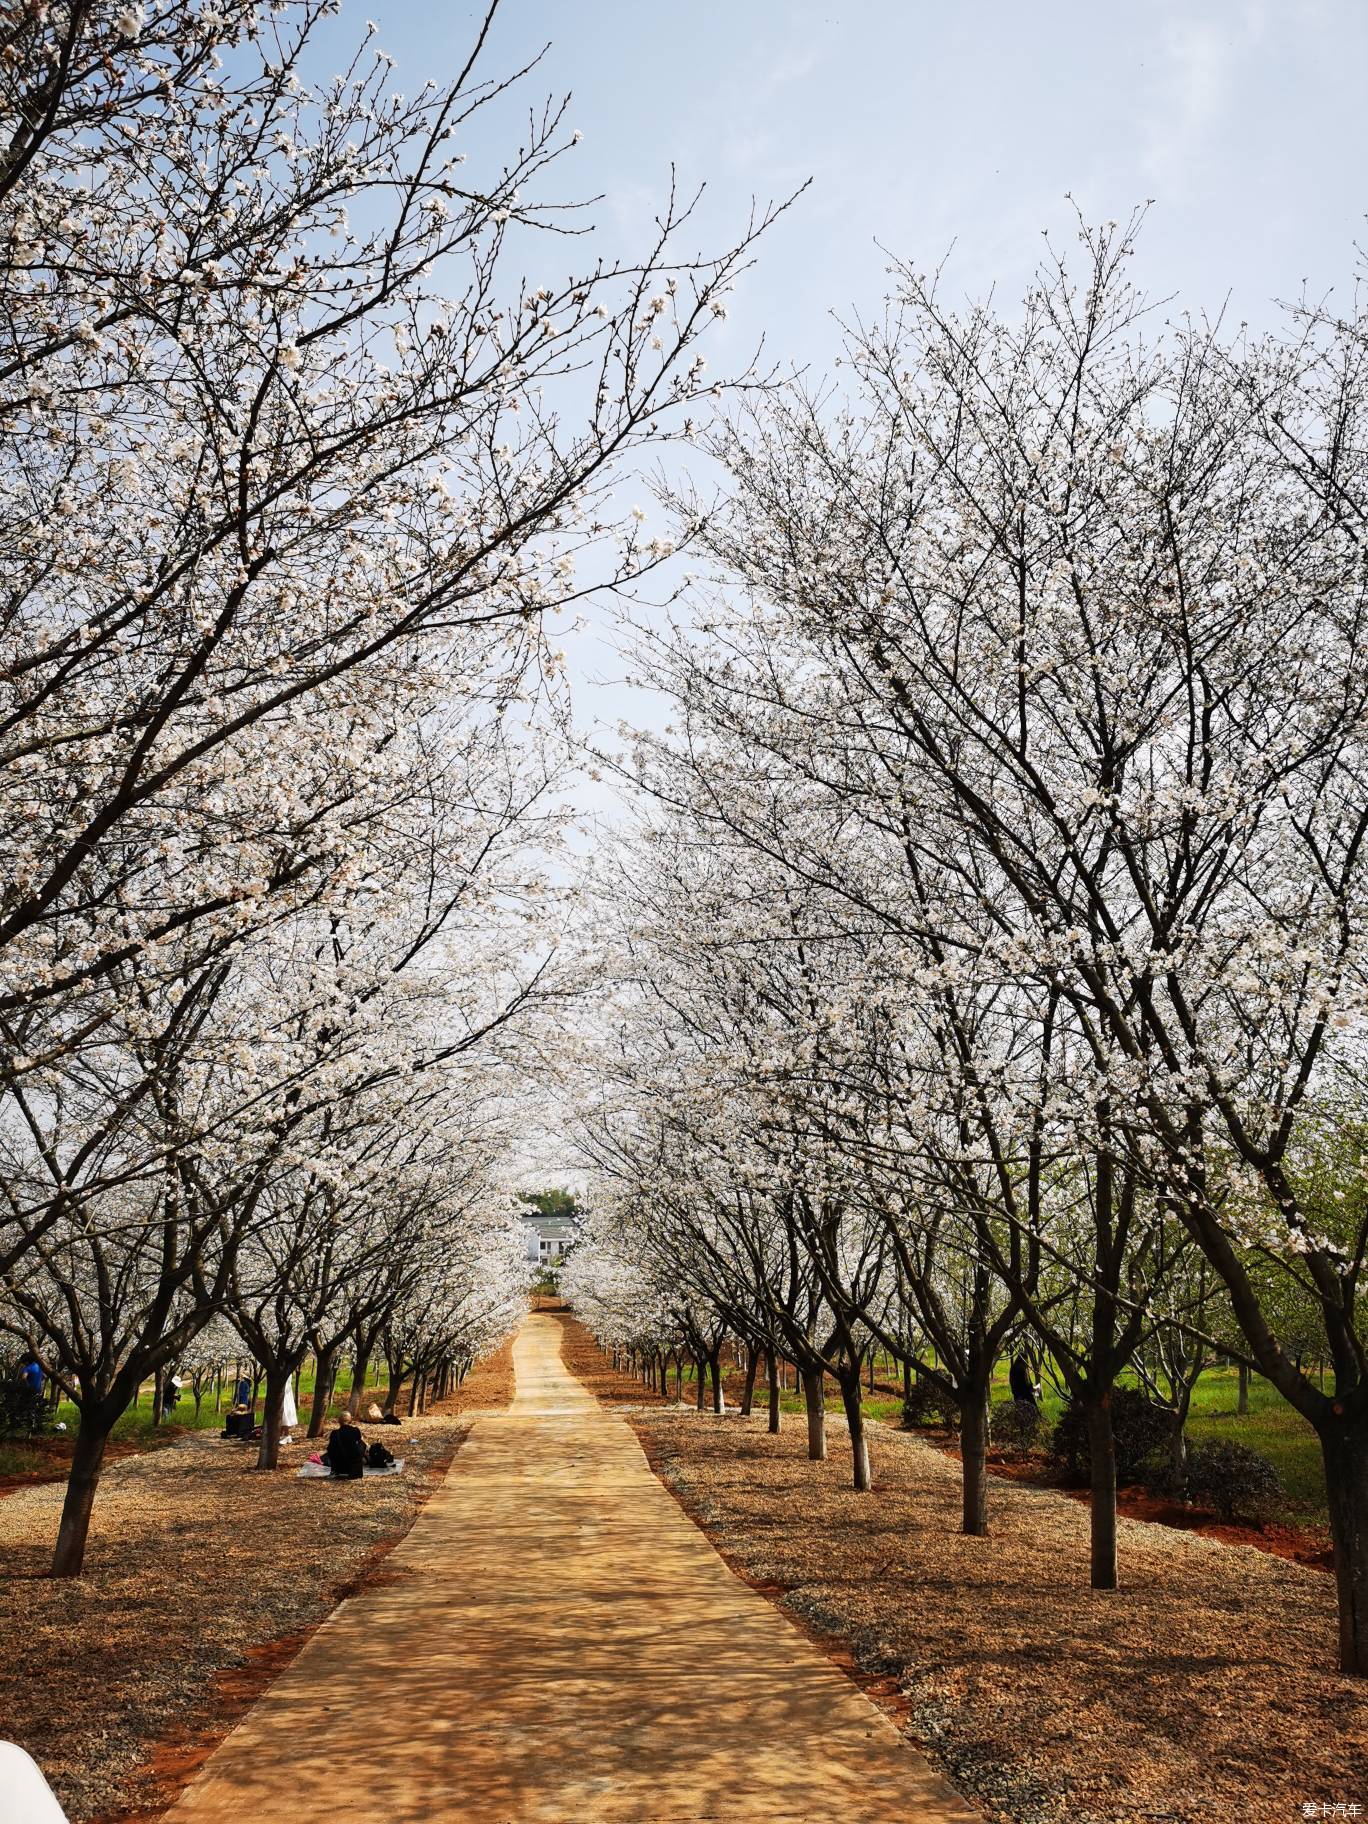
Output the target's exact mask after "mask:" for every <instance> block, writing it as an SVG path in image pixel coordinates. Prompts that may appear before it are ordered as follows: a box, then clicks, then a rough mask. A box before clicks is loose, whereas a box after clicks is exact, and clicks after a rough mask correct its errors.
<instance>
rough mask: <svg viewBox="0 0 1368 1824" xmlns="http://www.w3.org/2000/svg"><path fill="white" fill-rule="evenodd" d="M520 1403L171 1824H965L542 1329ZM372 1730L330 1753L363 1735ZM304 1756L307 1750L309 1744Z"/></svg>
mask: <svg viewBox="0 0 1368 1824" xmlns="http://www.w3.org/2000/svg"><path fill="white" fill-rule="evenodd" d="M514 1362H515V1366H516V1370H517V1396H516V1398H515V1400H514V1403H513V1405H512V1407H511V1408H510V1409H509V1411H508V1412H507V1413H501V1414H496V1415H493V1416H491V1417H488V1418H483V1419H480V1420H479V1421H477V1423H476V1426H475V1430H474V1434H473V1435H472V1437H471V1438H470V1440H469V1442H468V1443H467V1444H466V1446H465V1448H464V1449H463V1451H462V1452H461V1455H460V1457H459V1458H458V1459H457V1463H456V1465H455V1467H454V1469H453V1472H452V1473H451V1475H450V1476H449V1477H448V1478H447V1481H446V1482H445V1483H444V1485H443V1486H442V1488H441V1489H439V1491H438V1492H437V1493H436V1494H435V1495H434V1496H433V1497H432V1499H431V1501H430V1502H429V1503H428V1505H427V1507H426V1508H425V1509H424V1510H423V1513H422V1514H421V1515H420V1516H419V1519H418V1520H417V1522H416V1523H415V1525H414V1527H413V1530H412V1532H411V1533H410V1534H409V1536H408V1538H407V1539H406V1540H405V1541H404V1542H403V1544H402V1545H400V1546H399V1547H397V1548H396V1549H395V1551H394V1552H393V1553H392V1554H391V1556H390V1558H389V1560H388V1570H387V1575H386V1577H385V1578H384V1579H383V1580H382V1581H381V1583H380V1584H379V1585H378V1586H376V1587H372V1588H370V1589H368V1590H366V1591H364V1592H363V1593H362V1594H361V1595H360V1596H358V1597H355V1598H354V1599H353V1600H351V1601H349V1602H346V1603H343V1604H342V1606H341V1607H340V1608H339V1609H338V1610H337V1611H336V1613H335V1614H334V1615H333V1617H332V1618H331V1620H330V1621H329V1622H327V1623H326V1624H325V1626H324V1627H323V1628H321V1629H320V1630H319V1632H318V1633H317V1634H315V1635H314V1637H313V1639H312V1640H311V1641H310V1643H309V1645H308V1646H307V1647H306V1648H305V1649H304V1651H303V1652H302V1653H301V1654H300V1656H299V1658H298V1659H297V1660H296V1661H295V1663H294V1665H293V1666H292V1667H291V1668H290V1669H289V1671H287V1672H286V1673H285V1674H284V1675H283V1676H282V1677H281V1678H280V1679H279V1680H278V1681H277V1683H276V1684H275V1685H274V1686H272V1688H271V1690H270V1691H269V1692H268V1693H267V1695H266V1696H265V1697H264V1698H263V1699H262V1700H261V1702H260V1703H259V1704H258V1705H257V1706H256V1708H255V1710H253V1712H252V1713H251V1715H250V1716H248V1717H247V1719H246V1720H245V1721H244V1722H243V1723H242V1724H241V1725H240V1726H239V1727H238V1728H237V1729H236V1730H235V1731H234V1732H233V1734H232V1735H230V1736H229V1737H228V1739H227V1740H226V1741H225V1742H224V1743H223V1745H222V1747H221V1748H220V1749H219V1750H218V1752H217V1753H216V1754H215V1755H214V1757H213V1758H212V1760H210V1762H209V1763H208V1765H207V1767H206V1768H205V1770H204V1772H203V1774H202V1775H201V1776H200V1778H199V1779H198V1780H197V1781H196V1783H195V1784H194V1785H192V1786H191V1787H190V1788H189V1789H188V1790H187V1791H186V1793H185V1794H184V1795H183V1797H182V1798H181V1800H180V1802H179V1803H178V1804H177V1805H176V1806H175V1807H174V1808H173V1809H172V1811H171V1812H169V1813H168V1814H167V1815H168V1818H170V1819H174V1820H177V1824H230V1821H231V1824H242V1820H244V1819H248V1818H250V1819H252V1820H253V1824H277V1821H280V1824H287V1821H288V1824H323V1821H324V1820H331V1819H333V1818H347V1819H355V1820H374V1821H375V1824H381V1821H382V1820H383V1824H410V1821H411V1824H419V1821H420V1820H421V1821H423V1824H428V1821H429V1820H442V1821H443V1824H457V1821H458V1820H459V1821H461V1824H513V1821H514V1820H516V1821H517V1824H522V1821H523V1820H538V1821H539V1824H540V1821H545V1824H553V1821H554V1824H627V1821H628V1820H630V1821H632V1824H673V1821H675V1820H679V1821H683V1820H689V1824H697V1821H700V1820H705V1819H718V1820H721V1819H726V1820H728V1824H750V1821H752V1820H753V1821H755V1824H759V1821H760V1820H765V1821H766V1824H814V1820H817V1819H825V1818H839V1819H841V1821H842V1824H876V1821H877V1824H971V1821H972V1820H973V1819H975V1818H976V1817H977V1815H978V1814H977V1813H974V1812H971V1811H970V1810H969V1808H968V1807H967V1806H966V1805H965V1804H964V1802H963V1801H962V1800H960V1799H959V1798H958V1797H957V1796H956V1795H955V1794H954V1793H953V1792H952V1791H951V1790H950V1788H949V1787H948V1786H947V1785H946V1784H945V1783H944V1781H943V1780H942V1779H941V1778H940V1776H939V1775H938V1774H936V1773H935V1772H934V1771H933V1770H932V1769H931V1768H930V1767H929V1766H928V1764H927V1763H926V1762H925V1761H924V1760H922V1758H921V1757H920V1756H919V1755H918V1754H916V1753H915V1752H914V1751H913V1750H912V1749H911V1748H910V1747H909V1746H908V1745H907V1744H906V1742H904V1741H903V1739H902V1737H901V1736H900V1735H899V1734H898V1732H897V1730H896V1729H895V1728H894V1727H893V1725H892V1724H891V1723H890V1722H889V1721H888V1720H887V1718H885V1717H884V1716H883V1715H882V1714H881V1713H880V1712H879V1711H877V1710H876V1709H875V1708H874V1706H873V1705H872V1704H870V1703H869V1701H868V1700H867V1699H866V1698H865V1697H864V1696H863V1695H862V1694H861V1693H860V1692H859V1691H858V1690H857V1689H856V1688H855V1686H854V1685H852V1684H851V1683H850V1682H849V1680H847V1679H846V1678H844V1677H843V1676H842V1674H841V1673H840V1672H839V1671H838V1670H837V1669H836V1668H835V1667H834V1666H832V1665H831V1664H830V1663H829V1662H828V1661H827V1660H826V1659H824V1658H823V1657H822V1655H821V1654H820V1653H819V1652H818V1651H817V1650H816V1649H815V1648H814V1647H813V1646H811V1645H810V1644H809V1643H808V1642H807V1641H806V1640H805V1639H804V1638H803V1637H802V1636H801V1635H800V1634H799V1633H798V1632H797V1631H796V1630H795V1629H794V1628H793V1627H791V1626H790V1625H789V1623H788V1622H787V1621H786V1620H785V1619H784V1618H783V1616H781V1615H780V1614H779V1613H778V1612H777V1610H775V1609H774V1608H773V1607H772V1606H771V1605H770V1604H769V1603H768V1602H766V1601H765V1600H764V1598H763V1597H761V1596H759V1595H757V1594H756V1593H755V1592H754V1591H752V1590H751V1589H749V1588H748V1587H747V1586H746V1585H745V1584H743V1583H741V1582H740V1581H739V1580H738V1579H737V1578H736V1577H734V1576H733V1575H732V1573H731V1572H730V1571H729V1570H728V1569H727V1568H726V1566H725V1565H724V1564H723V1562H722V1560H721V1559H720V1558H719V1557H718V1556H717V1555H716V1553H715V1552H714V1551H713V1550H712V1549H711V1547H710V1546H709V1545H708V1544H707V1543H706V1542H705V1540H704V1539H703V1538H702V1536H701V1535H700V1534H699V1532H698V1531H697V1529H696V1528H695V1527H694V1526H693V1525H692V1524H691V1523H690V1522H689V1521H688V1520H687V1519H686V1518H685V1516H684V1515H683V1513H682V1512H681V1511H680V1509H679V1507H678V1506H677V1504H676V1503H675V1501H674V1499H673V1497H672V1496H671V1495H669V1494H668V1493H667V1492H666V1490H665V1489H664V1488H662V1487H661V1485H660V1484H659V1482H657V1480H656V1479H655V1477H654V1476H653V1475H652V1474H651V1471H650V1469H649V1468H648V1466H647V1464H646V1461H645V1458H644V1457H643V1456H642V1453H641V1448H640V1446H639V1445H638V1444H637V1442H636V1439H635V1438H634V1437H633V1435H632V1433H631V1431H630V1429H629V1428H628V1426H627V1424H626V1422H625V1421H624V1420H623V1419H621V1418H619V1417H617V1416H616V1415H615V1414H613V1413H610V1412H607V1411H605V1410H603V1409H602V1408H601V1407H599V1406H598V1405H597V1404H596V1402H595V1401H594V1400H593V1399H592V1398H591V1397H590V1395H589V1394H588V1393H587V1392H586V1391H585V1390H584V1388H583V1387H581V1386H580V1384H579V1382H578V1381H576V1380H575V1379H574V1378H573V1377H572V1376H571V1375H570V1373H569V1371H568V1370H567V1369H566V1368H565V1367H564V1366H563V1364H562V1362H561V1360H560V1326H559V1325H558V1324H557V1322H556V1320H555V1319H554V1318H552V1317H547V1316H542V1315H539V1314H535V1313H534V1314H533V1315H532V1316H530V1317H529V1318H528V1319H527V1321H526V1323H525V1325H524V1326H523V1329H522V1331H521V1333H520V1334H519V1336H518V1339H517V1342H516V1344H515V1346H514ZM357 1716H366V1717H368V1718H373V1719H375V1720H374V1725H373V1726H372V1727H367V1728H365V1729H364V1730H362V1729H349V1730H348V1731H347V1734H346V1738H345V1740H342V1739H330V1732H332V1731H333V1730H334V1726H336V1732H337V1736H338V1737H339V1738H340V1735H341V1730H342V1727H343V1725H344V1723H345V1722H346V1721H347V1720H348V1719H350V1718H353V1717H357ZM305 1743H309V1744H311V1745H310V1746H302V1745H301V1744H305Z"/></svg>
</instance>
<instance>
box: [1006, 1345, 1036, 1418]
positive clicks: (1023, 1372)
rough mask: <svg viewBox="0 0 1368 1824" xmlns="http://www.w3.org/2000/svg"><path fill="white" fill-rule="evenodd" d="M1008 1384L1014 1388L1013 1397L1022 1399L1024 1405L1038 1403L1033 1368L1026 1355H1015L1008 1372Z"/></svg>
mask: <svg viewBox="0 0 1368 1824" xmlns="http://www.w3.org/2000/svg"><path fill="white" fill-rule="evenodd" d="M1007 1381H1008V1385H1009V1386H1010V1387H1011V1389H1012V1398H1013V1399H1014V1400H1020V1401H1021V1402H1022V1404H1023V1405H1026V1406H1034V1405H1035V1403H1036V1385H1035V1382H1034V1381H1033V1380H1032V1379H1031V1368H1030V1364H1029V1363H1028V1362H1027V1360H1026V1357H1025V1356H1024V1355H1014V1356H1013V1357H1012V1366H1011V1368H1010V1369H1009V1370H1008V1374H1007Z"/></svg>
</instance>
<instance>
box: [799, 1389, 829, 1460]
mask: <svg viewBox="0 0 1368 1824" xmlns="http://www.w3.org/2000/svg"><path fill="white" fill-rule="evenodd" d="M802 1378H803V1398H804V1400H805V1401H806V1402H807V1427H808V1460H809V1462H812V1463H825V1462H826V1390H825V1389H824V1387H823V1386H822V1371H821V1369H820V1368H804V1369H803V1370H802Z"/></svg>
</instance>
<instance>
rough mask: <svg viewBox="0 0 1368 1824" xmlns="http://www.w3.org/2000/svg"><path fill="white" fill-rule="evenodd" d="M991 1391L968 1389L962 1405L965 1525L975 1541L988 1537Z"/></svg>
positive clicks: (962, 1467) (961, 1446) (963, 1522)
mask: <svg viewBox="0 0 1368 1824" xmlns="http://www.w3.org/2000/svg"><path fill="white" fill-rule="evenodd" d="M988 1427H989V1418H988V1388H987V1386H986V1385H985V1386H983V1387H967V1388H965V1390H964V1397H963V1399H962V1401H961V1403H960V1459H961V1462H960V1468H961V1476H962V1484H963V1486H962V1494H963V1507H962V1525H963V1530H964V1531H965V1532H966V1533H968V1534H969V1535H970V1537H971V1538H974V1539H985V1538H987V1536H988Z"/></svg>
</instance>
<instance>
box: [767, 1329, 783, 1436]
mask: <svg viewBox="0 0 1368 1824" xmlns="http://www.w3.org/2000/svg"><path fill="white" fill-rule="evenodd" d="M765 1373H766V1375H767V1377H768V1379H769V1428H770V1430H771V1432H773V1433H775V1434H776V1435H777V1434H778V1431H779V1392H780V1389H779V1367H778V1364H777V1363H776V1361H775V1359H774V1351H773V1349H767V1350H766V1351H765Z"/></svg>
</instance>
